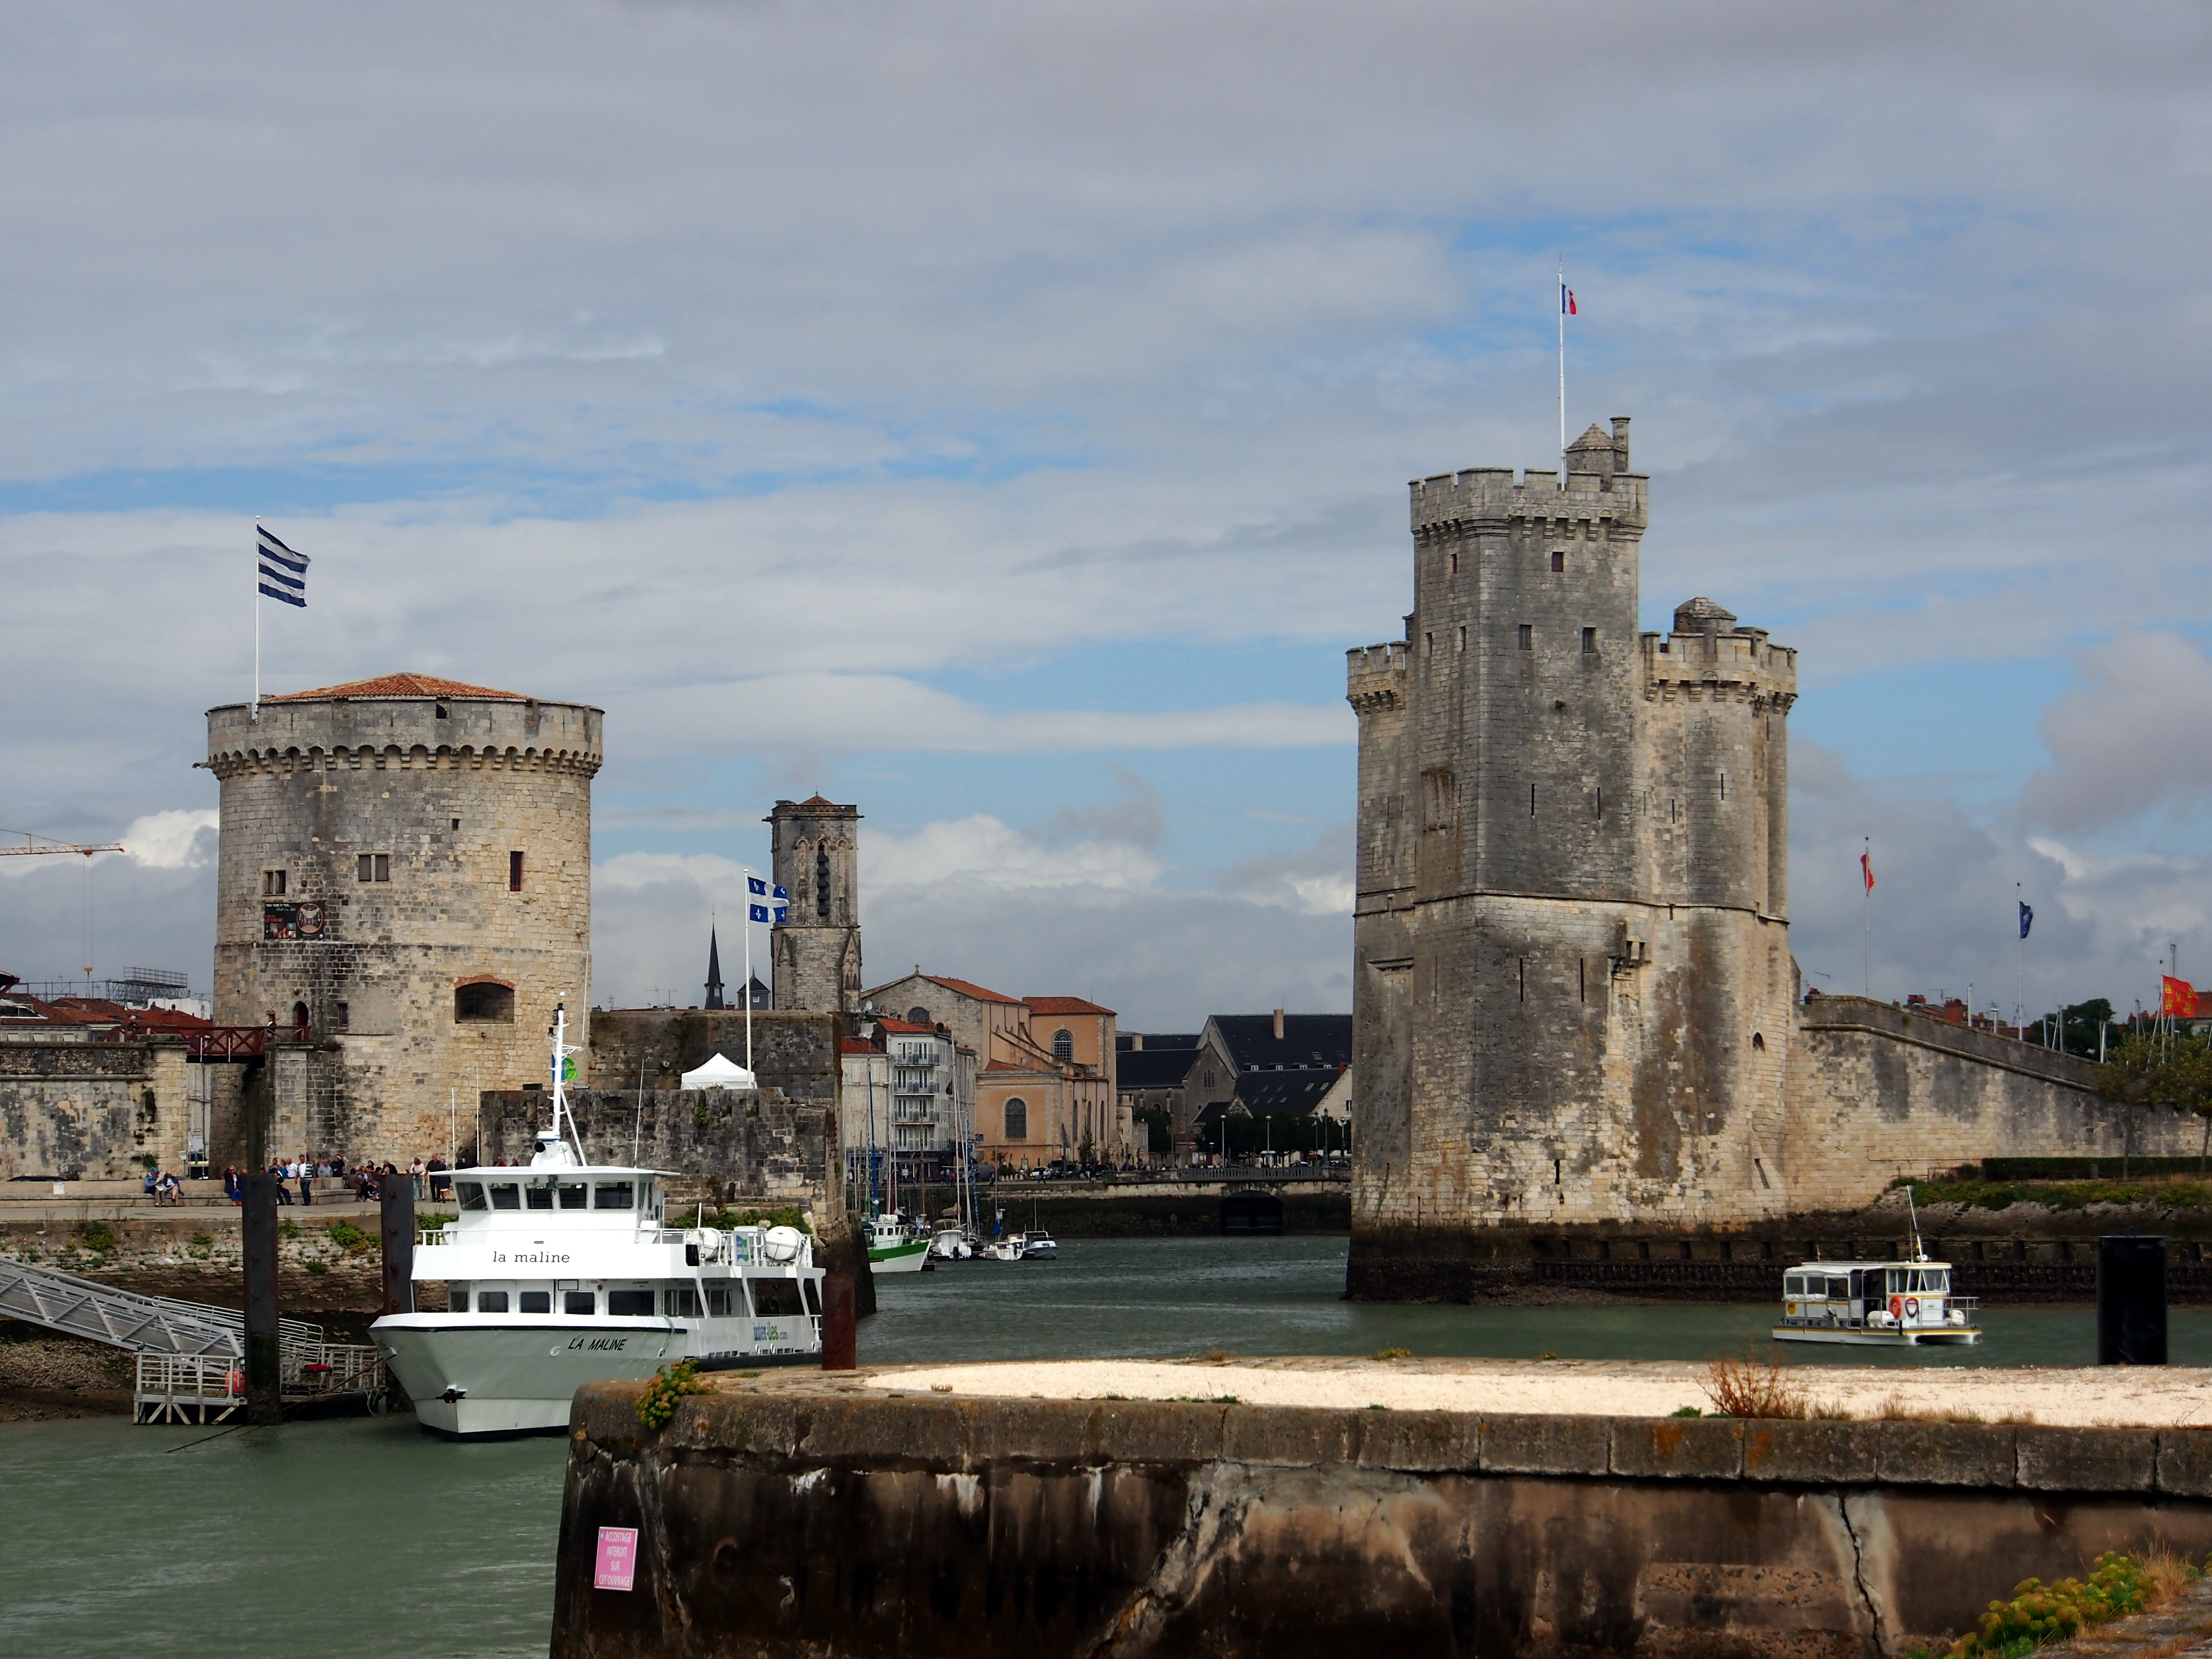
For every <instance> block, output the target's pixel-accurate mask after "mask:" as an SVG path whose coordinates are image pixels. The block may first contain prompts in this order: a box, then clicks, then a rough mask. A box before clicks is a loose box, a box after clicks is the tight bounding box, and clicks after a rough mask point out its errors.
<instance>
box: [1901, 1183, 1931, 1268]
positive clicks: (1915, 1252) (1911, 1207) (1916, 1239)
mask: <svg viewBox="0 0 2212 1659" xmlns="http://www.w3.org/2000/svg"><path fill="white" fill-rule="evenodd" d="M1905 1215H1906V1217H1907V1218H1909V1219H1910V1220H1911V1224H1912V1259H1913V1260H1914V1261H1927V1260H1928V1252H1927V1251H1926V1250H1924V1249H1922V1248H1921V1246H1920V1211H1919V1208H1918V1206H1916V1205H1915V1204H1914V1203H1913V1201H1912V1183H1911V1182H1910V1181H1907V1182H1905Z"/></svg>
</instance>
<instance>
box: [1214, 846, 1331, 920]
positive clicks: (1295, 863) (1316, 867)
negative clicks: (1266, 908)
mask: <svg viewBox="0 0 2212 1659" xmlns="http://www.w3.org/2000/svg"><path fill="white" fill-rule="evenodd" d="M1220 890H1221V891H1222V893H1223V894H1225V896H1229V897H1231V898H1237V899H1242V900H1243V901H1244V902H1247V903H1249V904H1267V905H1276V906H1280V907H1283V908H1288V909H1294V910H1297V911H1299V912H1301V913H1302V914H1304V915H1310V916H1349V915H1351V914H1352V901H1353V900H1354V899H1355V898H1356V897H1357V896H1358V886H1357V882H1356V879H1355V878H1354V875H1353V872H1352V825H1351V824H1349V823H1344V824H1339V825H1337V826H1336V827H1335V828H1334V829H1327V830H1324V831H1323V832H1322V834H1321V835H1319V836H1316V837H1315V839H1314V842H1313V844H1312V845H1311V846H1310V847H1308V848H1304V849H1302V850H1300V851H1297V852H1292V853H1267V854H1261V855H1260V856H1259V857H1257V858H1250V859H1247V860H1244V861H1243V863H1241V864H1239V865H1238V866H1237V867H1236V868H1235V869H1233V870H1231V871H1230V872H1229V873H1228V874H1227V875H1225V876H1224V877H1223V878H1222V880H1221V885H1220Z"/></svg>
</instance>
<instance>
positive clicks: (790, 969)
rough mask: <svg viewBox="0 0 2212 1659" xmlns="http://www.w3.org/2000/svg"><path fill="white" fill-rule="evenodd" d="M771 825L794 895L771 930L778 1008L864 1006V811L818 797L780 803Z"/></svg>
mask: <svg viewBox="0 0 2212 1659" xmlns="http://www.w3.org/2000/svg"><path fill="white" fill-rule="evenodd" d="M768 822H769V825H770V826H771V828H770V835H771V837H772V842H773V850H772V855H771V858H770V862H771V863H772V864H773V866H775V884H776V885H777V886H779V887H781V888H782V889H783V890H784V891H785V892H787V893H788V894H789V895H790V896H791V910H790V915H788V917H787V919H786V920H785V921H783V922H782V923H781V925H780V926H778V927H776V929H775V932H774V933H772V934H770V935H769V960H770V961H772V962H773V963H775V975H774V978H775V1006H777V1007H779V1008H792V1009H796V1010H798V1011H799V1012H804V1013H811V1014H834V1013H849V1012H852V1011H853V1010H854V1009H856V1008H858V1007H859V1006H860V808H859V807H857V806H839V805H836V804H835V803H834V802H831V801H827V800H824V799H823V798H822V797H821V796H819V795H817V796H815V797H814V798H813V799H811V800H802V801H788V800H780V801H778V802H776V804H775V811H773V812H771V813H770V814H769V817H768Z"/></svg>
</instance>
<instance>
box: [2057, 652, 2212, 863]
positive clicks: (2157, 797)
mask: <svg viewBox="0 0 2212 1659" xmlns="http://www.w3.org/2000/svg"><path fill="white" fill-rule="evenodd" d="M2075 666H2076V668H2078V669H2079V670H2080V671H2081V678H2082V682H2083V683H2082V684H2079V685H2076V686H2075V688H2074V689H2073V690H2069V691H2068V692H2067V694H2066V695H2065V696H2063V697H2061V698H2059V699H2058V701H2057V702H2055V703H2053V704H2051V707H2050V708H2046V709H2045V710H2044V711H2043V714H2042V717H2041V718H2040V719H2039V720H2038V721H2037V722H2036V726H2037V729H2038V730H2039V732H2041V733H2042V734H2043V741H2044V743H2045V745H2046V746H2047V747H2048V748H2049V749H2050V750H2051V764H2050V766H2048V767H2046V768H2045V769H2043V770H2041V771H2039V772H2037V773H2036V774H2035V775H2033V777H2031V778H2030V779H2029V780H2028V782H2027V788H2026V790H2025V791H2024V793H2023V794H2022V796H2021V811H2023V812H2024V813H2025V814H2026V815H2027V817H2028V819H2029V821H2031V822H2033V823H2045V824H2049V825H2050V826H2051V827H2052V828H2053V829H2060V830H2087V829H2101V828H2103V827H2105V826H2106V825H2108V824H2112V823H2119V822H2122V821H2123V820H2125V819H2127V818H2130V817H2134V816H2135V815H2136V814H2137V813H2140V812H2143V811H2148V809H2150V808H2151V807H2153V806H2155V805H2161V804H2164V805H2172V806H2175V807H2177V808H2179V807H2184V806H2187V805H2194V804H2195V803H2196V802H2197V800H2198V799H2201V798H2202V796H2203V793H2204V792H2205V790H2206V789H2207V788H2208V787H2212V726H2209V725H2208V723H2207V721H2206V719H2205V712H2206V711H2207V710H2208V709H2212V661H2208V660H2207V659H2206V658H2205V655H2204V653H2203V650H2202V649H2200V648H2199V647H2197V644H2196V643H2195V642H2194V641H2191V640H2188V639H2185V638H2184V637H2183V636H2182V635H2179V634H2171V633H2150V632H2146V631H2144V630H2142V629H2127V630H2125V631H2124V632H2122V633H2121V634H2120V635H2118V637H2116V638H2114V639H2112V640H2111V641H2107V642H2106V643H2105V644H2102V645H2099V646H2094V647H2091V648H2090V649H2088V650H2087V651H2084V652H2082V653H2081V654H2080V655H2079V656H2078V657H2076V658H2075Z"/></svg>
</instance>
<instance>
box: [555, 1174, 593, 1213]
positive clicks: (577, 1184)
mask: <svg viewBox="0 0 2212 1659" xmlns="http://www.w3.org/2000/svg"><path fill="white" fill-rule="evenodd" d="M591 1201H592V1189H591V1187H590V1186H589V1184H588V1183H586V1182H581V1181H564V1182H562V1183H561V1207H562V1209H564V1210H581V1209H585V1208H586V1207H588V1206H590V1204H591Z"/></svg>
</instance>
